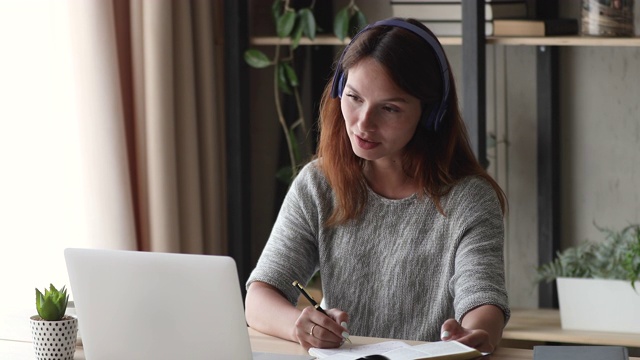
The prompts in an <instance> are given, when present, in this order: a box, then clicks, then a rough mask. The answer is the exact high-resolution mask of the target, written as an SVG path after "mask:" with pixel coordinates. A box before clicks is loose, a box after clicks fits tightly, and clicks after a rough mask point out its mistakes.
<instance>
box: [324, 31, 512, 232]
mask: <svg viewBox="0 0 640 360" xmlns="http://www.w3.org/2000/svg"><path fill="white" fill-rule="evenodd" d="M405 21H407V22H409V23H411V24H414V25H416V26H419V27H421V28H422V29H424V30H425V31H427V32H429V33H431V31H430V30H429V29H427V28H426V27H425V26H424V25H422V24H421V23H420V22H418V21H415V20H413V19H406V20H405ZM365 58H372V59H375V60H376V61H377V62H379V63H380V64H382V65H383V66H384V67H385V68H386V69H387V71H388V74H389V75H390V76H391V78H392V79H393V81H394V82H395V83H396V84H397V85H398V86H399V87H400V88H402V89H403V90H404V91H406V92H407V93H409V94H411V95H412V96H415V97H416V98H418V99H420V100H421V102H422V104H423V111H430V110H431V109H432V108H433V106H437V104H438V103H439V101H440V99H441V97H442V96H441V94H442V91H443V90H442V88H443V84H442V78H441V75H440V73H441V70H440V66H439V64H438V60H437V58H436V55H435V53H434V51H433V49H432V48H431V47H430V46H429V45H428V44H427V43H426V42H425V41H424V40H423V39H422V38H420V37H419V36H418V35H416V34H413V33H412V32H410V31H408V30H405V29H403V28H399V27H395V26H384V25H383V26H376V27H372V28H370V29H369V30H367V31H365V32H363V33H361V34H360V35H359V36H358V37H357V38H356V39H354V41H353V42H352V43H351V44H350V45H349V46H348V48H347V49H346V52H345V54H344V56H343V60H342V63H341V64H338V66H341V67H342V69H343V71H344V73H345V75H346V76H348V71H349V69H350V68H351V67H353V66H354V65H355V64H357V63H358V62H359V61H361V60H363V59H365ZM446 61H447V62H448V60H446ZM449 69H451V67H450V66H449ZM449 82H450V88H449V96H448V104H447V112H446V114H445V117H444V119H443V121H442V123H441V124H440V126H439V127H438V130H437V132H436V131H429V130H427V129H426V128H425V127H424V126H422V124H420V125H418V128H417V130H416V132H415V134H414V136H413V138H412V139H411V140H410V141H409V143H408V144H407V145H406V147H405V151H404V155H403V163H402V164H403V169H404V171H405V173H406V175H407V176H409V177H410V178H412V179H414V180H415V181H416V182H417V185H418V186H419V188H420V189H422V190H421V192H420V193H419V196H420V197H424V196H428V197H429V198H430V199H431V200H432V201H433V202H434V204H435V205H436V207H437V209H438V211H439V212H440V213H442V214H443V215H446V214H445V213H444V209H443V208H442V204H441V199H442V198H443V197H444V196H446V195H447V194H448V193H449V191H450V190H451V188H452V187H453V186H454V185H455V184H456V183H458V182H459V181H460V180H462V179H463V178H465V177H467V176H479V177H482V178H484V179H485V180H487V181H488V182H489V183H490V184H491V186H492V187H493V188H494V190H495V192H496V194H497V196H498V200H499V201H500V206H501V208H502V211H503V213H504V212H505V211H506V206H507V200H506V196H505V194H504V192H503V191H502V189H501V188H500V186H499V185H498V184H497V183H496V182H495V180H493V178H491V176H490V175H489V174H488V173H487V172H486V171H485V169H484V168H483V167H482V165H480V163H479V162H478V160H477V159H476V157H475V155H474V154H473V151H472V150H471V146H470V145H469V136H468V134H467V130H466V127H465V125H464V122H463V120H462V115H461V114H460V109H459V104H458V96H457V92H456V87H455V81H454V77H453V74H452V72H451V71H449ZM331 88H332V82H329V83H328V84H327V86H326V87H325V90H324V93H323V95H322V99H321V102H320V139H319V144H318V151H317V154H316V156H317V158H318V162H319V165H320V169H321V170H322V171H323V173H324V174H325V176H326V177H327V180H328V181H329V184H330V185H331V187H332V189H333V191H334V193H335V197H336V205H335V207H334V209H333V213H332V215H331V216H330V218H329V219H328V220H327V223H326V225H327V226H332V225H337V224H342V223H345V222H347V221H349V220H352V219H356V218H357V217H358V216H359V215H360V214H361V213H362V210H363V207H364V206H365V203H366V201H367V185H366V180H365V177H364V173H363V165H364V163H365V160H363V159H362V158H360V157H358V156H356V155H355V154H354V152H353V150H352V148H351V143H350V141H349V136H348V134H347V130H346V126H345V120H344V117H343V115H342V110H341V107H340V99H339V98H335V99H334V98H332V96H331Z"/></svg>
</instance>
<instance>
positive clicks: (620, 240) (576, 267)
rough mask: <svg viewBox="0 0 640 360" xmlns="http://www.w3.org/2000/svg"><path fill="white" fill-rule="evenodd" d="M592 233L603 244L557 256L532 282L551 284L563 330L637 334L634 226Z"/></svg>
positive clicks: (637, 240) (638, 274) (638, 251)
mask: <svg viewBox="0 0 640 360" xmlns="http://www.w3.org/2000/svg"><path fill="white" fill-rule="evenodd" d="M596 228H598V230H600V231H601V232H602V233H603V234H604V235H605V237H604V239H603V241H600V242H584V243H581V244H579V245H577V246H574V247H570V248H567V249H566V250H564V251H562V252H559V253H558V254H557V256H556V258H555V259H554V260H553V261H552V262H550V263H548V264H543V265H542V266H540V267H539V268H538V269H537V279H536V280H537V281H547V282H549V281H553V280H556V283H557V286H558V300H559V305H560V320H561V323H562V327H563V328H565V329H576V330H594V331H613V332H630V333H640V289H638V287H639V286H638V281H640V225H638V224H634V225H629V226H626V227H624V228H623V229H621V230H618V231H615V230H611V229H607V228H600V227H598V226H597V225H596Z"/></svg>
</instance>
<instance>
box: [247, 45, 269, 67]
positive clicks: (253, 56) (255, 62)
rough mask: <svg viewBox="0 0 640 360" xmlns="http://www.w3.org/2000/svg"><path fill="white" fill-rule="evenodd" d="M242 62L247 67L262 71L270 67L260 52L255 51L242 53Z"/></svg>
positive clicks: (265, 56) (265, 57) (267, 59)
mask: <svg viewBox="0 0 640 360" xmlns="http://www.w3.org/2000/svg"><path fill="white" fill-rule="evenodd" d="M244 61H246V62H247V64H249V66H251V67H254V68H257V69H262V68H265V67H267V66H269V65H271V60H269V58H268V57H267V55H265V54H264V53H263V52H262V51H260V50H256V49H249V50H247V51H245V52H244Z"/></svg>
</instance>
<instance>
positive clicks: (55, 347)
mask: <svg viewBox="0 0 640 360" xmlns="http://www.w3.org/2000/svg"><path fill="white" fill-rule="evenodd" d="M30 323H31V336H32V339H33V348H34V350H35V354H36V359H38V360H54V359H55V360H73V356H74V354H75V351H76V339H77V334H78V319H77V318H76V317H75V316H70V315H65V316H64V317H63V318H62V320H58V321H47V320H43V319H42V318H41V317H40V316H38V315H34V316H32V317H31V319H30Z"/></svg>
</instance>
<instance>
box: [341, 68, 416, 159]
mask: <svg viewBox="0 0 640 360" xmlns="http://www.w3.org/2000/svg"><path fill="white" fill-rule="evenodd" d="M341 108H342V115H343V116H344V119H345V125H346V130H347V133H348V134H349V139H350V140H351V148H352V149H353V152H354V153H355V154H356V155H357V156H359V157H361V158H363V159H365V160H372V161H380V160H399V159H400V158H401V156H402V153H403V149H404V147H405V146H406V145H407V143H408V142H409V140H411V138H412V137H413V134H414V133H415V131H416V127H417V125H418V122H419V120H420V114H421V108H422V107H421V104H420V100H418V98H416V97H414V96H412V95H409V94H408V93H406V92H405V91H404V90H402V89H400V88H399V87H398V86H397V85H396V84H395V83H394V82H393V80H391V77H389V75H388V74H387V70H386V69H385V68H384V67H383V66H382V65H381V64H380V63H378V62H377V61H376V60H374V59H372V58H365V59H363V60H361V61H360V62H358V63H357V64H356V65H355V66H353V67H351V68H350V69H349V76H348V78H347V83H346V85H345V89H344V91H343V93H342V100H341Z"/></svg>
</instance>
